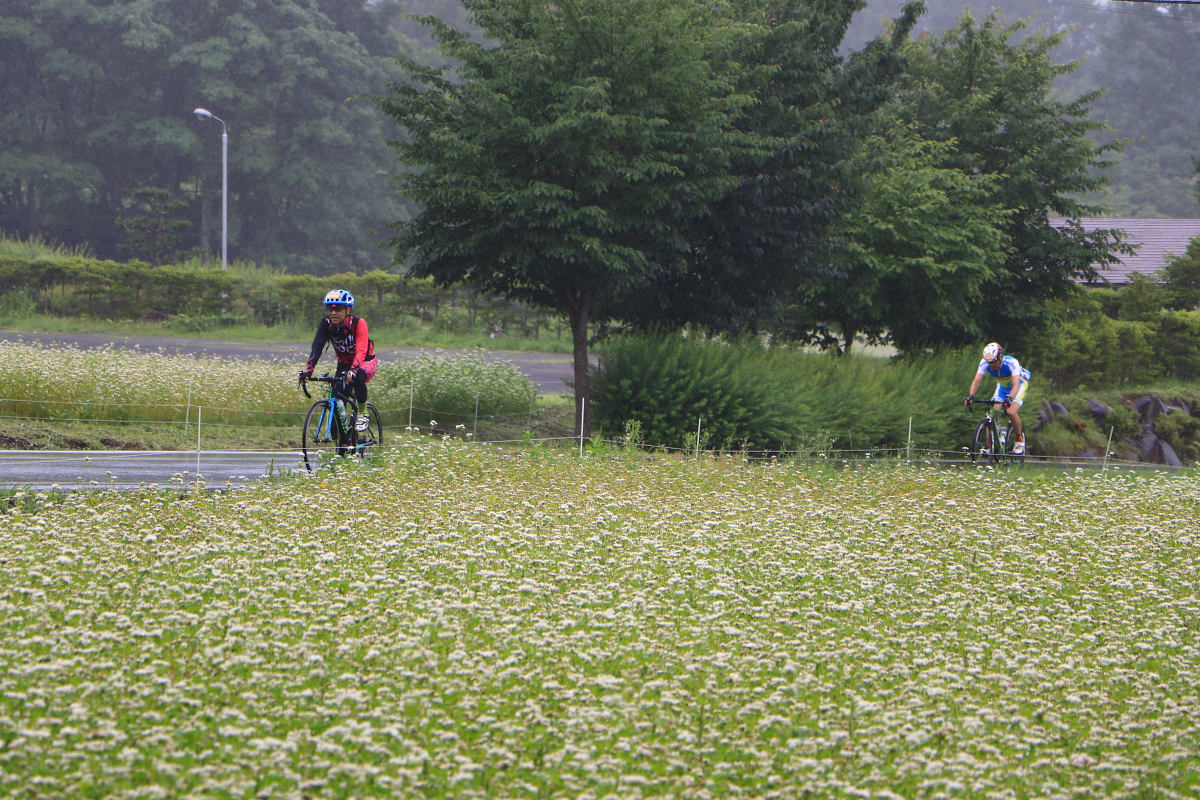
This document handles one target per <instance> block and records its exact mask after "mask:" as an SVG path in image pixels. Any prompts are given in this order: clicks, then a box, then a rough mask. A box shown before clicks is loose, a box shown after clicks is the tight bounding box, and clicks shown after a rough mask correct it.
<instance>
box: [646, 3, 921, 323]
mask: <svg viewBox="0 0 1200 800" xmlns="http://www.w3.org/2000/svg"><path fill="white" fill-rule="evenodd" d="M861 7H862V4H860V3H856V2H841V1H840V0H835V1H833V2H807V1H803V0H778V1H777V2H771V3H767V4H765V5H764V4H762V3H759V2H749V1H747V0H738V2H734V3H732V4H731V10H730V14H731V15H732V17H733V21H732V23H731V24H735V25H736V26H737V28H738V30H739V31H740V33H741V35H739V36H737V37H732V38H730V39H729V40H728V41H727V42H726V45H727V49H726V50H725V51H724V52H723V54H722V55H723V57H725V58H727V59H729V60H730V61H732V62H735V63H737V64H738V65H739V68H740V69H739V71H738V72H737V73H736V74H737V75H738V78H739V80H740V83H739V86H740V90H741V92H742V93H743V94H745V95H747V96H750V97H753V98H754V103H753V105H752V106H750V107H749V108H747V109H745V113H743V114H741V115H740V116H739V117H738V118H737V120H736V127H737V131H738V132H739V134H740V135H741V136H743V137H744V139H745V140H746V141H747V142H749V143H752V144H753V146H752V147H747V148H745V149H744V150H742V151H740V152H739V153H738V157H737V158H736V159H735V160H734V161H733V162H731V164H730V172H731V175H732V176H733V177H734V178H735V181H734V183H733V185H732V187H731V189H730V191H729V192H728V193H727V194H726V195H725V196H724V197H722V198H721V200H720V202H719V203H718V204H716V205H715V206H714V208H713V211H712V213H711V214H708V215H707V216H704V217H702V218H698V219H697V220H695V222H694V223H693V225H692V226H691V231H690V233H689V238H690V239H691V242H692V244H691V249H690V253H689V258H688V260H687V262H686V263H685V264H683V265H681V266H682V268H681V269H679V270H660V271H658V272H657V273H655V275H654V276H653V278H654V281H653V286H652V290H651V291H647V292H643V293H641V294H639V296H638V297H637V298H636V301H635V302H634V303H632V304H631V305H629V306H628V307H627V308H626V311H625V314H624V318H625V319H626V320H627V321H629V322H632V323H634V324H635V325H637V326H639V327H643V328H656V327H658V328H662V327H665V328H674V327H678V326H681V325H684V324H689V323H693V324H699V325H701V326H703V327H705V328H707V329H709V330H723V331H735V332H741V331H748V332H755V331H759V330H763V329H771V328H776V329H777V325H776V323H777V321H778V318H779V314H780V310H781V307H782V303H783V301H784V300H785V299H786V298H787V297H788V296H789V295H790V294H791V292H792V291H793V290H794V289H795V288H796V287H797V286H798V285H806V286H807V285H812V284H813V282H814V281H816V280H818V279H822V278H824V277H828V263H829V255H830V253H831V248H830V245H831V244H832V243H833V242H834V240H835V238H836V226H837V224H838V223H839V221H840V220H841V219H842V217H843V216H844V215H845V214H847V213H848V212H849V211H850V210H852V209H853V208H854V207H855V204H856V203H857V202H858V201H859V199H860V195H861V190H860V187H861V180H862V176H861V174H860V170H861V164H860V163H859V162H858V161H857V160H856V158H855V154H856V152H857V148H858V146H859V141H860V140H861V138H862V136H863V135H865V134H866V133H867V132H869V130H870V129H869V127H868V126H869V124H870V120H871V114H872V113H873V112H874V110H875V109H876V108H878V107H879V106H880V105H881V104H882V103H883V102H884V101H886V100H887V98H888V97H889V96H890V92H891V91H892V90H893V89H894V83H895V81H896V79H897V78H898V76H899V75H900V74H901V69H902V67H903V63H902V60H901V59H900V58H899V56H898V49H899V47H900V46H901V44H902V43H903V41H904V36H905V35H906V34H907V32H908V31H909V30H910V29H911V27H912V25H913V24H914V23H915V21H916V19H917V17H918V15H919V14H920V12H921V9H922V5H921V4H920V3H916V2H914V3H908V4H906V5H905V7H904V10H903V13H902V15H901V17H900V19H898V20H897V21H896V22H895V23H894V24H893V26H892V32H891V35H890V37H886V38H879V39H877V40H875V41H874V42H872V43H871V44H870V45H869V46H868V47H866V48H864V49H863V50H862V51H860V52H857V53H852V54H849V55H846V54H843V53H842V52H841V45H842V40H843V37H844V35H845V32H846V28H847V26H848V25H849V23H850V20H851V18H852V16H853V15H854V13H855V12H856V11H857V10H859V9H860V8H861Z"/></svg>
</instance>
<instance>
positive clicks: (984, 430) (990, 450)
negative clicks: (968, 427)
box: [971, 419, 996, 467]
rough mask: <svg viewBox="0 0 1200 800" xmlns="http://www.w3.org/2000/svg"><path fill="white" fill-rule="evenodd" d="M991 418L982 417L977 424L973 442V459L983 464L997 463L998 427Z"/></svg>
mask: <svg viewBox="0 0 1200 800" xmlns="http://www.w3.org/2000/svg"><path fill="white" fill-rule="evenodd" d="M990 422H991V421H990V420H986V419H981V420H979V424H978V425H976V426H975V438H974V440H973V441H972V443H971V460H972V461H974V462H975V463H976V464H979V465H981V466H985V467H986V466H990V465H991V464H994V463H996V429H995V428H994V427H992V425H991V424H990Z"/></svg>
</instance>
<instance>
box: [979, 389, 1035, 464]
mask: <svg viewBox="0 0 1200 800" xmlns="http://www.w3.org/2000/svg"><path fill="white" fill-rule="evenodd" d="M977 402H980V403H986V404H987V411H985V412H984V413H983V419H981V420H979V424H978V425H976V426H975V438H973V439H972V440H971V461H973V462H974V463H976V464H980V465H982V466H990V465H993V464H996V463H998V462H1000V461H1002V460H1004V461H1016V462H1018V463H1024V462H1025V454H1024V453H1021V454H1020V455H1016V454H1014V453H1013V452H1012V447H1013V444H1014V443H1015V440H1014V439H1013V436H1012V426H1011V425H1010V424H1009V423H1008V421H1007V420H1008V417H1007V415H1005V417H1004V419H1005V421H1004V422H1002V423H997V422H996V420H995V418H994V417H993V416H992V414H994V413H995V411H996V406H998V405H1003V404H1002V403H1000V402H993V401H991V400H979V401H977ZM972 405H974V403H972ZM971 410H972V409H971V407H968V408H967V411H971Z"/></svg>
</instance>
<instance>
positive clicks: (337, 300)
mask: <svg viewBox="0 0 1200 800" xmlns="http://www.w3.org/2000/svg"><path fill="white" fill-rule="evenodd" d="M325 305H327V306H350V307H351V308H354V295H352V294H350V293H349V292H347V291H346V290H345V289H332V290H330V292H329V293H328V294H326V295H325Z"/></svg>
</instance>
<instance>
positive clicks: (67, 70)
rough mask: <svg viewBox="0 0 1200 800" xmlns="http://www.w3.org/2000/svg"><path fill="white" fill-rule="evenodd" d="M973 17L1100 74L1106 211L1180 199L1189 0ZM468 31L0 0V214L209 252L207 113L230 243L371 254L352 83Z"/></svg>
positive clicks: (363, 123) (110, 242) (38, 228)
mask: <svg viewBox="0 0 1200 800" xmlns="http://www.w3.org/2000/svg"><path fill="white" fill-rule="evenodd" d="M901 5H902V3H901V0H871V2H870V3H869V5H868V6H867V7H866V8H865V9H864V10H862V11H860V12H859V13H858V14H857V15H856V16H855V18H854V21H853V22H852V23H851V27H850V30H849V34H848V36H847V37H846V39H845V41H844V42H843V44H842V48H841V50H842V52H843V53H850V52H851V51H853V50H856V49H859V48H861V47H862V46H863V45H864V44H865V43H866V42H868V41H869V40H870V39H872V38H873V37H875V36H878V35H879V33H880V31H881V29H882V28H883V27H884V24H885V21H886V20H887V19H894V18H897V17H898V16H899V14H900V10H901ZM926 5H927V8H926V11H925V13H924V15H923V16H922V17H921V18H920V20H919V21H918V23H917V26H916V28H915V31H916V33H918V34H920V33H923V32H928V33H934V34H937V35H940V34H941V32H943V31H944V30H946V29H948V28H952V27H953V26H954V25H955V23H956V19H957V18H958V16H959V15H960V14H961V13H962V11H963V9H964V6H963V4H962V3H961V2H960V0H927V3H926ZM969 8H970V10H971V11H972V13H974V14H975V16H976V17H977V18H980V19H982V18H983V17H985V16H986V15H987V14H988V13H989V12H990V11H992V10H993V9H999V11H1000V13H1001V14H1002V15H1003V17H1004V18H1005V19H1008V20H1014V19H1017V18H1021V17H1032V18H1033V20H1034V24H1033V25H1032V26H1031V28H1030V29H1029V30H1030V31H1031V32H1036V31H1039V30H1049V31H1062V30H1069V31H1070V33H1069V34H1068V35H1067V36H1066V38H1065V40H1064V41H1063V43H1062V44H1061V45H1059V46H1058V47H1057V48H1056V49H1055V51H1054V54H1053V56H1054V57H1055V58H1056V59H1057V60H1060V61H1065V60H1070V59H1081V60H1082V61H1083V66H1082V67H1081V68H1080V69H1079V70H1077V71H1075V72H1074V73H1071V74H1066V75H1063V76H1061V77H1060V78H1059V79H1058V81H1057V83H1056V86H1057V87H1058V90H1059V91H1061V92H1062V93H1063V95H1064V97H1072V96H1078V95H1079V94H1080V93H1082V92H1085V91H1088V90H1091V89H1096V88H1102V89H1104V90H1106V94H1105V95H1104V96H1103V97H1101V98H1100V99H1099V100H1098V101H1097V102H1096V103H1095V104H1094V105H1093V113H1092V116H1093V118H1094V119H1099V120H1103V121H1105V122H1107V123H1109V124H1110V125H1111V126H1112V128H1113V129H1114V134H1113V135H1116V136H1120V137H1124V138H1127V139H1129V140H1130V141H1129V144H1128V146H1127V147H1126V149H1125V151H1124V152H1123V153H1118V154H1114V158H1115V160H1116V163H1117V166H1116V169H1115V170H1114V171H1113V172H1112V176H1111V177H1112V180H1113V189H1112V191H1111V192H1110V193H1108V194H1105V195H1101V194H1091V195H1088V196H1086V197H1084V198H1083V199H1085V200H1086V201H1088V202H1098V203H1100V204H1103V205H1106V206H1107V207H1108V208H1109V209H1110V210H1111V211H1112V212H1113V213H1115V214H1117V215H1128V216H1197V215H1200V205H1198V204H1197V197H1196V190H1195V187H1196V182H1195V172H1194V159H1195V157H1196V156H1197V155H1200V145H1198V142H1200V105H1198V104H1197V103H1195V102H1194V93H1195V89H1194V87H1195V86H1197V85H1200V62H1198V61H1197V59H1196V58H1195V57H1194V53H1195V42H1196V41H1197V35H1198V34H1200V9H1198V8H1196V7H1195V6H1187V5H1171V6H1154V5H1150V4H1146V3H1140V2H1086V0H1065V1H1064V0H984V2H983V3H979V4H975V5H972V6H970V7H969ZM406 13H407V14H415V15H422V14H430V15H436V16H438V17H440V18H442V19H443V20H446V21H447V22H448V23H449V24H451V25H452V26H454V27H456V28H462V29H467V30H471V31H475V30H476V29H475V28H473V27H472V20H471V17H470V15H469V14H468V13H467V11H466V9H465V8H464V5H463V3H462V2H460V0H372V1H371V2H366V3H361V4H360V3H354V2H349V3H347V2H342V1H341V0H337V1H336V2H335V1H334V0H314V2H306V3H301V2H298V1H297V0H278V1H277V2H270V3H261V2H260V3H245V2H221V3H202V4H201V3H195V2H192V0H163V1H162V2H157V3H145V2H134V1H133V0H71V1H70V2H68V1H67V0H40V1H39V2H36V3H30V2H28V0H0V74H2V75H3V80H2V81H0V141H3V145H2V146H0V230H3V231H4V232H5V233H6V234H8V235H10V236H17V237H29V236H41V237H44V238H46V239H50V240H54V241H58V242H63V243H65V244H69V245H84V246H86V247H88V248H89V249H90V250H91V251H92V252H94V253H95V254H97V255H99V256H102V257H106V258H128V257H139V258H143V259H146V260H151V261H155V260H162V259H168V260H169V259H170V258H179V257H183V256H186V255H187V254H189V252H191V251H196V250H200V251H203V252H205V253H208V254H210V255H215V254H217V253H218V252H219V237H220V203H221V159H220V153H221V151H220V136H221V126H220V125H219V124H217V123H215V122H212V121H202V120H197V119H196V118H194V117H193V116H192V110H193V109H194V108H196V107H205V108H208V109H210V110H211V111H212V112H213V114H215V115H216V116H217V117H220V118H221V119H223V120H225V122H226V124H227V126H228V128H227V130H228V133H229V168H228V171H229V245H230V248H229V251H230V257H231V258H242V259H248V260H257V261H272V262H274V263H276V264H278V265H280V266H287V267H288V268H291V269H300V270H306V271H320V272H329V271H338V270H342V269H347V268H349V269H359V270H369V269H371V268H376V267H382V266H387V264H388V263H389V260H390V254H389V253H388V252H387V251H385V250H381V249H380V248H379V243H380V241H381V240H383V239H385V238H386V237H387V235H388V233H389V228H388V226H389V225H390V224H391V223H393V222H395V221H397V220H401V219H403V218H405V216H406V215H407V213H408V211H407V210H406V209H405V207H404V205H403V200H402V199H401V198H400V197H399V196H398V195H397V193H396V192H394V191H393V190H392V188H391V184H390V180H391V178H392V177H393V176H394V175H395V174H396V173H397V172H398V171H399V166H398V165H397V163H396V161H395V159H394V158H393V157H392V156H391V155H390V154H389V153H388V152H387V148H386V146H385V144H384V142H385V140H387V139H389V138H394V137H396V136H398V135H399V131H398V130H397V129H396V128H395V126H393V125H391V124H390V123H389V122H388V121H387V120H386V119H384V118H383V117H381V116H380V115H379V114H378V113H377V112H376V111H375V109H373V108H371V106H370V103H368V102H366V101H361V100H352V99H351V98H354V97H356V96H359V95H365V94H372V93H377V92H380V91H382V90H383V89H384V87H385V86H386V85H387V84H388V82H390V81H392V80H395V79H396V77H397V75H398V73H397V71H396V69H395V64H394V62H393V61H392V58H393V57H394V56H396V55H412V54H413V53H424V55H421V56H418V57H419V58H429V59H432V58H434V56H433V55H432V54H431V51H430V50H429V49H428V48H429V46H430V45H431V44H432V42H431V38H430V34H429V31H428V30H427V29H426V28H425V27H423V26H422V25H420V24H419V23H417V22H415V21H413V20H411V19H407V18H404V17H403V16H402V14H406Z"/></svg>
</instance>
